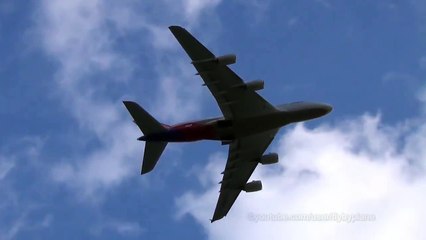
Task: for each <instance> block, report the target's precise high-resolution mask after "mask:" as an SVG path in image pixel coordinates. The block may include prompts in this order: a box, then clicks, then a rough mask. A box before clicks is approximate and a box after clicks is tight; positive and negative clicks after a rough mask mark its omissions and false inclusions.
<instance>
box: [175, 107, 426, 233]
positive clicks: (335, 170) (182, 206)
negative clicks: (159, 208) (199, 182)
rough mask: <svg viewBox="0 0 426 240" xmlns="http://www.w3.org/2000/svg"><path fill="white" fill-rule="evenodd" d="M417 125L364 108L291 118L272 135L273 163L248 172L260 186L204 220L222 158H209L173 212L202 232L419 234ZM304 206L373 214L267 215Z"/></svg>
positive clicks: (424, 154) (422, 137)
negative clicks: (276, 158)
mask: <svg viewBox="0 0 426 240" xmlns="http://www.w3.org/2000/svg"><path fill="white" fill-rule="evenodd" d="M425 127H426V126H425V125H424V124H421V125H417V124H415V123H414V121H413V122H410V121H409V122H408V123H403V124H398V125H394V126H390V125H386V124H383V123H382V122H381V119H380V116H370V115H365V116H362V117H360V118H357V119H353V120H347V121H344V122H342V123H340V124H338V125H337V126H333V127H332V126H320V127H317V128H314V129H308V128H306V127H305V126H304V125H297V126H296V127H293V128H291V129H288V130H287V132H286V133H285V134H284V135H282V137H281V138H280V139H277V140H276V141H277V142H278V146H277V147H276V149H275V150H276V151H277V152H278V153H279V155H280V159H281V160H280V162H279V164H278V165H272V166H259V167H258V169H257V170H256V171H255V173H254V176H253V177H252V178H253V179H261V180H262V181H263V186H264V189H263V190H262V191H261V192H258V193H251V194H246V193H244V192H243V193H242V194H241V195H240V197H239V199H238V200H237V202H236V204H235V205H234V206H233V208H232V209H231V211H230V213H229V214H228V216H227V217H225V218H224V219H222V220H219V221H217V222H215V223H213V224H211V223H210V222H209V220H208V219H209V218H211V216H212V214H213V210H214V207H215V202H216V200H217V197H218V193H217V191H218V190H219V186H218V185H217V181H218V180H219V178H220V176H221V175H220V174H219V172H218V171H217V169H218V168H220V169H223V167H224V159H223V160H222V161H220V162H218V161H211V162H210V163H209V165H208V166H207V168H206V170H205V171H207V172H209V174H205V173H204V176H209V177H210V178H211V183H210V184H209V186H208V187H207V188H205V190H204V191H202V192H199V193H194V192H187V193H185V194H184V195H183V196H181V197H180V198H179V199H177V205H178V206H179V214H178V215H179V216H184V215H185V214H188V215H190V216H192V217H194V218H195V220H196V221H197V222H199V223H200V224H201V225H202V226H203V227H204V229H205V231H206V232H207V234H208V236H209V239H259V238H268V239H282V238H288V239H312V238H315V239H401V238H406V239H423V238H424V237H425V236H426V231H425V230H424V228H423V222H424V220H426V219H425V217H424V216H425V214H426V207H424V204H422V202H424V201H426V194H425V193H424V189H425V187H426V178H425V177H424V173H425V170H426V168H425V159H426V151H423V149H424V148H422V147H421V146H424V145H425V144H426V134H425V133H424V131H425V130H424V129H425ZM204 182H205V180H204ZM311 213H312V214H329V213H337V214H348V215H350V214H369V215H372V216H374V217H375V220H374V221H369V222H355V223H342V222H341V223H337V222H333V221H328V222H309V221H305V222H303V221H272V220H270V221H268V219H267V218H268V216H269V217H271V216H275V217H276V216H284V215H285V214H288V215H291V214H311ZM250 217H251V219H250ZM256 218H257V219H258V220H259V219H260V220H262V219H263V220H262V221H258V222H255V221H253V219H256ZM265 219H266V220H265ZM281 219H282V218H281Z"/></svg>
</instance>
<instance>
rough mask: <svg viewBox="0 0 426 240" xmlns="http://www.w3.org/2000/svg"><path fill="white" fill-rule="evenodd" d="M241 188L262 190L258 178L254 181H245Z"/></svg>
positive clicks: (255, 190)
mask: <svg viewBox="0 0 426 240" xmlns="http://www.w3.org/2000/svg"><path fill="white" fill-rule="evenodd" d="M243 190H244V191H246V192H257V191H260V190H262V182H261V181H259V180H256V181H251V182H249V183H246V185H245V186H244V189H243Z"/></svg>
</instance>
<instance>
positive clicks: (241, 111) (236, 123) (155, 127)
mask: <svg viewBox="0 0 426 240" xmlns="http://www.w3.org/2000/svg"><path fill="white" fill-rule="evenodd" d="M169 29H170V31H171V32H172V34H173V35H174V36H175V37H176V39H177V40H178V42H179V43H180V44H181V45H182V47H183V49H184V50H185V51H186V53H187V54H188V56H189V57H190V58H191V60H192V65H194V67H195V69H196V70H197V75H199V76H200V77H201V78H202V79H203V81H204V84H203V86H206V87H207V88H208V89H209V90H210V92H211V93H212V95H213V97H214V98H215V99H216V101H217V103H218V105H219V108H220V110H221V111H222V113H223V116H222V117H217V118H212V119H206V120H201V121H195V122H186V123H181V124H177V125H173V126H169V125H166V124H162V123H160V122H158V121H157V120H156V119H155V118H154V117H152V116H151V115H150V114H149V113H148V112H146V111H145V110H144V109H143V108H142V107H140V106H139V105H138V104H137V103H135V102H131V101H124V102H123V103H124V105H125V106H126V108H127V110H128V111H129V112H130V114H131V115H132V117H133V120H134V122H135V123H136V124H137V126H138V127H139V128H140V130H141V131H142V132H143V134H144V135H143V136H142V137H140V138H138V140H140V141H145V152H144V157H143V163H142V170H141V174H144V173H148V172H150V171H151V170H152V169H153V168H154V167H155V165H156V163H157V161H158V159H159V158H160V156H161V154H162V152H163V151H164V148H165V147H166V145H167V143H169V142H191V141H198V140H217V141H220V142H221V143H222V144H223V145H225V144H227V145H229V153H228V160H227V162H226V166H225V168H224V170H223V172H222V173H221V174H223V177H222V181H221V182H220V184H221V186H220V194H219V199H218V201H217V205H216V209H215V211H214V214H213V217H212V219H210V220H211V222H213V221H216V220H218V219H221V218H223V217H224V216H226V215H227V214H228V212H229V210H230V209H231V207H232V205H233V204H234V202H235V200H236V199H237V197H238V195H239V194H240V192H241V191H245V192H255V191H259V190H261V189H262V183H261V181H251V182H248V180H249V178H250V176H251V175H252V173H253V171H254V169H255V168H256V166H257V165H258V164H259V163H260V164H262V165H267V164H273V163H277V162H278V154H276V153H268V154H264V152H265V150H266V149H267V148H268V146H269V144H270V143H271V142H272V140H273V139H274V137H275V134H276V133H277V132H278V130H279V129H280V127H282V126H285V125H287V124H290V123H296V122H301V121H306V120H310V119H314V118H318V117H321V116H324V115H325V114H327V113H329V112H330V111H331V110H332V107H331V106H330V105H327V104H323V103H312V102H295V103H288V104H283V105H278V106H273V105H272V104H270V103H269V102H268V101H266V100H265V99H264V98H262V97H261V96H260V95H259V94H258V93H257V91H258V90H261V89H263V86H264V82H263V81H261V80H255V81H249V82H244V81H243V80H242V79H241V78H240V77H239V76H238V75H237V74H235V73H234V72H233V71H232V70H231V69H230V68H229V67H228V65H230V64H233V63H235V62H236V56H235V55H233V54H228V55H224V56H215V55H214V54H213V53H212V52H210V51H209V50H208V49H207V48H206V47H205V46H203V44H201V43H200V42H199V41H198V40H197V39H196V38H194V37H193V36H192V35H191V34H190V33H189V32H188V31H187V30H185V29H184V28H182V27H179V26H171V27H169Z"/></svg>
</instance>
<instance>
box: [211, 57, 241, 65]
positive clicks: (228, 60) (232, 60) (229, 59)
mask: <svg viewBox="0 0 426 240" xmlns="http://www.w3.org/2000/svg"><path fill="white" fill-rule="evenodd" d="M215 61H216V62H217V63H219V64H222V65H231V64H234V63H236V62H237V56H236V55H235V54H226V55H223V56H219V57H216V58H215Z"/></svg>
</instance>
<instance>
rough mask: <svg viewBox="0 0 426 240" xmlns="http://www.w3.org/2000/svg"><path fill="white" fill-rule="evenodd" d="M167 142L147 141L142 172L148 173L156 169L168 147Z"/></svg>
mask: <svg viewBox="0 0 426 240" xmlns="http://www.w3.org/2000/svg"><path fill="white" fill-rule="evenodd" d="M166 146H167V142H146V143H145V152H144V155H143V163H142V170H141V174H144V173H147V172H150V171H152V169H154V167H155V165H156V164H157V162H158V159H159V158H160V156H161V154H162V153H163V151H164V148H166Z"/></svg>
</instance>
